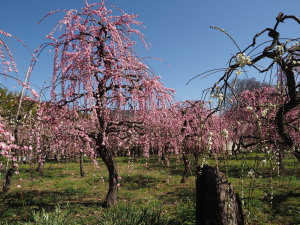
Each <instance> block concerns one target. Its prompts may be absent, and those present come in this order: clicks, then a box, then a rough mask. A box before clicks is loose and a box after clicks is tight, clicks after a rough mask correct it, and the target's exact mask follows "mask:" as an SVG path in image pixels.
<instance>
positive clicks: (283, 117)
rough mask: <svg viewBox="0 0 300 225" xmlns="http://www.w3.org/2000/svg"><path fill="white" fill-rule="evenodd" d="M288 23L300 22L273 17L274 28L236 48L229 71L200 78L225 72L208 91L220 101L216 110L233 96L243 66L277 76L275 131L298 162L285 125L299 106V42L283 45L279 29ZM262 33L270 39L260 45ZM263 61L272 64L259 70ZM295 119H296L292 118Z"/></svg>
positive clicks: (299, 152)
mask: <svg viewBox="0 0 300 225" xmlns="http://www.w3.org/2000/svg"><path fill="white" fill-rule="evenodd" d="M287 20H293V21H295V22H296V23H298V24H299V25H300V20H299V19H298V18H297V17H295V16H292V15H285V14H283V13H279V15H278V16H277V17H276V23H275V25H274V27H273V28H266V29H264V30H263V31H261V32H260V33H258V34H256V35H255V36H254V38H253V42H252V44H250V45H249V46H248V47H247V48H245V49H244V50H241V49H240V48H239V47H238V46H237V47H238V49H239V52H238V53H237V54H235V55H234V56H233V57H232V58H231V59H230V61H229V67H228V68H223V69H217V70H211V71H208V72H206V73H203V74H201V75H205V74H206V75H209V74H212V73H217V72H220V71H225V72H224V74H223V75H222V76H221V77H220V79H219V80H218V81H217V82H216V83H215V85H214V86H213V87H212V88H211V89H210V92H211V96H217V97H218V99H219V104H218V107H217V109H216V111H217V110H219V109H220V108H221V106H222V105H224V104H225V99H226V96H227V93H228V92H229V91H232V92H233V94H234V86H232V85H231V83H230V79H232V78H236V76H237V75H239V74H241V73H243V72H245V68H246V67H252V68H254V69H255V70H256V71H258V72H259V73H270V74H271V76H273V77H275V78H276V77H277V78H278V84H279V86H280V90H281V95H283V96H284V98H283V99H284V102H282V103H281V104H280V105H279V106H278V108H277V110H276V116H275V124H276V130H277V133H278V135H279V136H280V139H281V141H282V142H284V143H285V145H286V146H287V147H288V148H289V149H290V151H291V152H292V153H293V154H294V156H295V157H296V158H297V159H298V160H299V161H300V150H299V145H298V144H297V142H296V139H294V138H293V135H292V134H291V132H290V127H289V124H288V123H287V121H288V120H287V116H288V114H289V113H290V112H292V111H293V110H299V105H300V93H299V88H300V80H299V78H300V77H299V66H300V60H299V49H300V47H299V46H300V44H299V41H300V40H299V39H298V38H295V39H293V38H289V39H283V40H285V42H282V39H281V38H280V32H279V31H278V27H279V25H280V24H281V23H284V22H286V21H287ZM213 28H214V29H218V30H220V31H222V32H223V33H225V34H226V35H228V33H226V32H225V31H224V30H222V29H220V28H216V27H213ZM265 33H267V35H268V37H269V38H270V40H269V41H267V42H264V43H262V44H257V39H258V38H259V37H260V36H262V35H263V34H265ZM228 36H229V35H228ZM229 37H230V36H229ZM265 45H267V46H265ZM264 46H265V47H264ZM260 48H263V49H262V50H261V52H259V53H256V54H254V55H253V56H251V54H252V53H253V52H254V51H257V50H259V49H260ZM264 59H269V60H271V62H270V63H269V64H267V65H266V66H265V68H261V67H260V65H259V63H260V62H262V61H263V60H264ZM273 69H276V70H277V72H276V73H275V74H272V71H273ZM233 84H234V82H233ZM235 97H236V96H235ZM295 120H297V118H295Z"/></svg>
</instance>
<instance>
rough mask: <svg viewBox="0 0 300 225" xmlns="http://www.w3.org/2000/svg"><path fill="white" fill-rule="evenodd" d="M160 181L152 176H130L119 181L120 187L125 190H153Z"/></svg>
mask: <svg viewBox="0 0 300 225" xmlns="http://www.w3.org/2000/svg"><path fill="white" fill-rule="evenodd" d="M162 181H163V180H162V179H160V178H157V177H152V176H145V175H131V176H127V177H124V178H123V179H122V181H121V185H122V187H123V188H125V189H127V190H138V189H142V188H154V187H155V186H156V185H158V184H159V183H161V182H162Z"/></svg>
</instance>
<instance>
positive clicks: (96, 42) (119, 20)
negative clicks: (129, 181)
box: [47, 1, 173, 206]
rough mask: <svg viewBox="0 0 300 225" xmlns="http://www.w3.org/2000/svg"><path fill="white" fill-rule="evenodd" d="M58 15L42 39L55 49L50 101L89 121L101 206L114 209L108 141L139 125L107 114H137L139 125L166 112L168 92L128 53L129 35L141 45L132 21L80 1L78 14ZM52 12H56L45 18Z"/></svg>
mask: <svg viewBox="0 0 300 225" xmlns="http://www.w3.org/2000/svg"><path fill="white" fill-rule="evenodd" d="M108 7H109V8H110V9H108ZM113 10H115V11H116V12H119V14H120V15H115V13H113ZM64 12H65V16H64V17H63V19H62V20H60V21H59V22H58V24H57V26H56V27H55V28H54V29H53V30H52V31H51V33H50V34H49V35H48V36H47V38H48V39H49V40H50V41H51V42H50V43H49V45H50V46H52V47H53V48H54V50H55V56H54V70H53V71H54V72H53V78H52V87H53V88H52V94H51V96H52V99H53V100H54V101H55V102H57V104H59V105H61V106H63V105H66V104H68V105H78V106H80V107H81V108H83V109H84V110H85V112H86V113H90V115H91V116H93V117H94V121H95V123H96V125H95V126H96V127H97V129H95V130H96V133H95V134H94V136H93V138H94V139H95V142H96V146H97V147H96V152H97V154H99V155H100V157H101V158H102V160H103V161H104V162H105V164H106V166H107V169H108V171H109V190H108V193H107V196H106V199H105V205H107V206H112V205H115V204H116V193H117V186H118V183H119V181H118V180H119V176H118V171H117V167H116V163H115V161H114V158H113V155H114V153H113V151H112V150H111V148H109V143H108V140H109V136H110V135H112V134H117V133H118V132H120V129H121V127H122V126H127V127H128V128H129V129H131V128H132V127H134V126H135V124H139V123H140V122H141V121H127V122H126V123H125V122H124V121H123V120H118V119H117V117H111V114H112V113H123V112H124V111H126V110H130V111H136V110H138V111H139V113H140V114H141V118H142V120H143V119H144V118H145V117H147V112H148V111H149V110H153V109H161V108H166V107H168V105H169V104H170V102H172V95H171V93H172V92H173V91H172V90H171V89H168V88H165V87H164V86H163V84H162V83H161V82H160V81H159V77H156V76H154V75H151V74H150V73H149V68H148V66H147V65H146V64H145V63H144V62H143V60H142V59H141V58H139V57H138V56H137V55H136V53H135V51H134V46H135V44H136V41H135V40H134V39H133V37H134V36H137V37H139V38H140V40H141V41H142V42H143V43H145V41H144V37H143V35H142V34H141V33H140V31H139V30H137V29H135V28H136V27H139V26H141V25H142V24H141V22H139V21H137V20H136V17H137V16H135V15H129V14H126V13H124V12H123V11H121V10H119V9H117V8H116V7H114V6H111V5H107V4H106V3H105V2H104V1H102V2H101V3H94V4H89V3H88V2H87V1H85V6H84V7H83V8H82V9H81V10H80V11H77V10H64ZM53 13H57V11H56V12H51V13H49V14H48V15H51V14H53ZM59 32H61V33H60V34H58V33H59ZM56 34H58V35H56ZM112 118H113V119H114V120H113V121H112V120H111V119H112ZM120 118H121V117H120Z"/></svg>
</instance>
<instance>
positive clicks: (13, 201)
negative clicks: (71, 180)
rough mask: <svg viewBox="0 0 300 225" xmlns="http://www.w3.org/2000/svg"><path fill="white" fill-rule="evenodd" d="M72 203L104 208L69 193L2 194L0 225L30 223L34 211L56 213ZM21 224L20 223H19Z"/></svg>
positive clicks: (96, 202)
mask: <svg viewBox="0 0 300 225" xmlns="http://www.w3.org/2000/svg"><path fill="white" fill-rule="evenodd" d="M68 203H71V204H72V205H73V206H74V205H80V206H82V207H88V208H90V207H92V208H99V207H103V202H102V201H95V200H86V199H84V198H81V197H80V196H75V197H74V194H73V193H68V191H63V192H58V191H36V190H31V191H19V192H11V193H3V192H0V224H5V223H4V221H6V223H7V224H17V221H23V222H26V221H28V219H29V218H32V213H33V211H41V210H42V209H44V210H45V211H46V212H48V211H54V210H55V206H57V205H58V204H59V205H61V206H64V205H67V204H68ZM19 224H20V223H19Z"/></svg>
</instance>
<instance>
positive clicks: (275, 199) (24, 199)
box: [0, 153, 300, 225]
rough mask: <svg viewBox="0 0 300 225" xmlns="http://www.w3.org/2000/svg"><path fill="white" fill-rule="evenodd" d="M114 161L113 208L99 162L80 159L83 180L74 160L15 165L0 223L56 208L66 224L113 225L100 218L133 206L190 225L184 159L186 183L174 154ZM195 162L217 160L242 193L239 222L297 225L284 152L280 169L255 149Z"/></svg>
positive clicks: (297, 201) (298, 175)
mask: <svg viewBox="0 0 300 225" xmlns="http://www.w3.org/2000/svg"><path fill="white" fill-rule="evenodd" d="M216 158H217V159H216ZM116 160H117V165H118V169H119V174H120V187H119V192H118V205H117V206H116V207H114V208H113V209H105V208H103V207H102V202H103V200H104V198H105V195H106V192H107V188H108V174H107V171H106V167H105V166H104V165H103V163H102V162H101V160H100V159H99V165H100V168H98V169H97V168H96V167H95V166H94V165H93V164H92V162H90V161H89V160H88V159H86V160H85V162H84V168H85V172H86V177H80V170H79V163H78V162H69V163H64V162H61V163H57V162H46V163H45V168H44V174H43V175H39V174H37V173H36V172H35V171H32V170H31V169H30V168H29V165H28V164H23V165H21V166H20V174H19V175H16V174H15V175H14V176H13V181H12V186H11V190H10V191H9V192H8V193H3V192H0V224H25V223H27V224H29V221H31V222H32V221H33V220H34V214H35V215H36V214H37V213H40V212H45V213H46V214H47V213H48V214H49V215H50V216H51V213H54V212H55V210H56V209H57V208H58V207H59V208H60V210H61V211H60V213H62V214H63V217H64V219H67V221H68V222H67V223H66V224H114V223H115V224H117V223H116V222H111V223H109V222H107V223H105V220H108V219H107V218H108V217H112V215H118V216H119V217H120V215H119V214H120V213H121V214H122V213H123V212H124V213H123V214H128V211H133V212H134V213H137V211H138V210H139V209H143V210H144V209H146V211H147V210H148V211H147V212H152V211H155V212H156V213H158V214H159V216H160V217H161V221H162V222H161V223H160V224H172V225H175V224H195V193H196V191H195V174H196V172H195V166H194V161H193V158H192V156H190V163H191V168H192V172H193V175H192V176H191V177H190V178H189V179H188V180H187V182H186V183H180V180H181V176H182V174H183V168H184V167H183V162H182V160H181V159H180V157H175V156H172V157H170V158H169V161H170V163H167V162H165V161H159V160H158V157H157V156H151V157H150V158H149V159H147V160H146V159H145V158H142V157H136V158H135V159H131V158H128V157H116ZM203 163H205V164H207V163H208V164H209V165H212V166H215V165H216V164H218V166H219V168H220V169H221V170H222V171H224V172H225V173H226V174H227V176H228V179H229V181H230V182H231V183H232V184H233V186H234V188H235V190H236V192H238V193H239V194H240V197H241V198H242V201H243V210H244V216H245V221H246V224H300V166H299V163H298V162H297V161H295V160H294V159H293V158H292V157H288V156H287V157H286V158H285V160H284V163H283V165H284V168H283V169H281V170H279V167H278V166H277V163H276V160H274V159H273V158H272V156H270V155H267V154H262V153H260V154H255V153H251V154H239V155H237V156H228V157H227V156H218V157H214V156H212V157H209V156H208V155H201V156H200V158H199V164H200V165H201V164H203ZM167 164H169V165H167ZM1 179H2V180H3V179H4V171H3V170H2V171H1ZM18 185H21V188H18ZM116 212H117V213H116ZM32 224H33V223H32ZM123 224H125V223H124V222H123Z"/></svg>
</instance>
